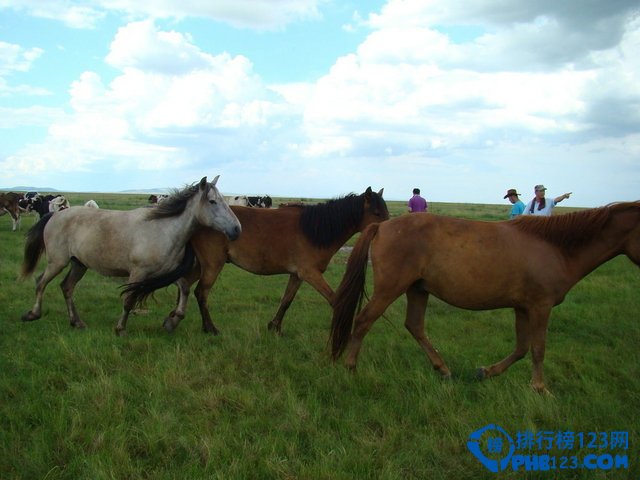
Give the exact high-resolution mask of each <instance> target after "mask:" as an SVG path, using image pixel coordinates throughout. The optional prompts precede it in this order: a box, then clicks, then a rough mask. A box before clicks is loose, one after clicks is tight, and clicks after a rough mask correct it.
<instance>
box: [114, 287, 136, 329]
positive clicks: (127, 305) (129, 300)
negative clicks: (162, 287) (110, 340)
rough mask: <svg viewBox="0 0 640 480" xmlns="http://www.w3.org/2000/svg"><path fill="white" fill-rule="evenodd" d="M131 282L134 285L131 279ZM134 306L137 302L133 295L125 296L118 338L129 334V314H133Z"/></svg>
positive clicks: (119, 321)
mask: <svg viewBox="0 0 640 480" xmlns="http://www.w3.org/2000/svg"><path fill="white" fill-rule="evenodd" d="M129 281H130V283H132V282H131V278H129ZM134 281H136V280H134ZM134 306H135V301H134V300H133V297H132V296H131V295H125V297H124V299H123V301H122V314H121V315H120V319H119V320H118V323H117V324H116V328H115V332H116V335H117V336H119V337H122V336H124V335H126V334H127V320H128V319H129V313H131V310H133V307H134Z"/></svg>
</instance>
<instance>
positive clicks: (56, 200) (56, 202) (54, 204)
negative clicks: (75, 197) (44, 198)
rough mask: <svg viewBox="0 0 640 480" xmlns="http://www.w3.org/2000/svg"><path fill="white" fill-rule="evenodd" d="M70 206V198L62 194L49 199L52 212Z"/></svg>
mask: <svg viewBox="0 0 640 480" xmlns="http://www.w3.org/2000/svg"><path fill="white" fill-rule="evenodd" d="M69 207H70V205H69V200H67V199H66V198H65V197H64V196H62V195H56V196H55V197H53V198H52V199H51V200H50V201H49V211H50V212H51V213H55V212H59V211H60V210H64V209H65V208H69Z"/></svg>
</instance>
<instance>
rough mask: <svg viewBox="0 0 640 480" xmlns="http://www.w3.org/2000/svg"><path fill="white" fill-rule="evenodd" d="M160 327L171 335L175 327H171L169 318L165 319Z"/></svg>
mask: <svg viewBox="0 0 640 480" xmlns="http://www.w3.org/2000/svg"><path fill="white" fill-rule="evenodd" d="M162 326H163V327H164V329H165V331H166V332H167V333H169V334H171V333H173V331H174V330H175V326H174V325H173V322H172V321H171V319H170V318H169V317H167V318H165V320H164V322H162Z"/></svg>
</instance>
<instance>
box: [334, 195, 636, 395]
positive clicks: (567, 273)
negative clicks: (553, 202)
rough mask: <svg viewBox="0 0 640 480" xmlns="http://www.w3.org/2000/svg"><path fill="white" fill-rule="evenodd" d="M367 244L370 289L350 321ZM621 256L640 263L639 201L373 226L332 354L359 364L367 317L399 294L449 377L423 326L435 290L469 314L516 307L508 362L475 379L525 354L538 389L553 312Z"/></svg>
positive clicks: (337, 302) (351, 264)
mask: <svg viewBox="0 0 640 480" xmlns="http://www.w3.org/2000/svg"><path fill="white" fill-rule="evenodd" d="M369 247H371V264H372V268H373V283H374V291H373V295H372V297H371V299H370V301H369V302H368V303H367V305H366V306H365V307H364V308H363V309H362V311H360V312H359V313H358V315H357V316H356V317H355V320H354V314H355V312H356V309H357V308H358V307H359V304H360V302H361V300H362V295H363V289H364V284H365V276H366V268H367V260H368V256H369V253H368V252H369ZM621 254H624V255H627V256H628V257H629V258H630V259H631V260H632V261H633V262H634V263H636V264H637V265H640V202H632V203H618V204H612V205H610V206H607V207H602V208H598V209H590V210H584V211H580V212H576V213H571V214H567V215H559V216H555V217H533V216H524V217H518V218H517V219H515V220H510V221H505V222H480V221H471V220H460V219H455V218H448V217H442V216H437V215H431V214H412V215H404V216H402V217H398V218H394V219H392V220H389V221H388V222H385V223H381V224H379V225H371V226H369V227H368V228H367V229H366V230H365V231H364V232H363V233H362V235H361V236H360V238H359V239H358V242H357V243H356V245H355V247H354V250H353V252H352V254H351V256H350V258H349V261H348V264H347V270H346V273H345V276H344V278H343V279H342V282H341V284H340V286H339V287H338V290H337V291H336V294H335V299H334V313H333V322H332V327H331V343H332V354H333V358H334V359H337V358H338V357H339V356H340V355H341V354H342V353H343V352H344V350H345V349H347V350H348V352H347V358H346V365H347V367H350V368H355V366H356V362H357V358H358V352H359V351H360V346H361V344H362V340H363V338H364V336H365V335H366V334H367V332H368V331H369V329H370V328H371V326H372V325H373V322H375V321H376V319H377V318H378V317H380V315H382V314H383V313H384V311H385V310H386V309H387V307H388V306H389V305H390V304H391V303H392V302H393V301H394V300H396V299H397V298H398V297H399V296H400V295H402V294H403V293H404V294H405V295H406V296H407V312H406V320H405V327H406V328H407V329H408V330H409V332H411V334H412V335H413V337H414V338H415V339H416V340H417V341H418V343H419V344H420V346H421V347H422V348H423V349H424V351H425V353H426V354H427V356H428V357H429V360H430V361H431V363H432V365H433V367H434V368H435V369H436V370H437V371H438V372H439V373H440V374H441V375H442V376H444V377H448V376H449V375H450V372H449V368H448V367H447V365H446V364H445V362H444V361H443V360H442V358H441V357H440V355H439V354H438V352H437V351H436V350H435V349H434V348H433V346H432V345H431V342H430V341H429V339H428V337H427V336H426V335H425V332H424V316H425V312H426V308H427V300H428V298H429V294H432V295H434V296H435V297H437V298H440V299H442V300H444V301H445V302H447V303H449V304H451V305H454V306H456V307H460V308H465V309H469V310H490V309H496V308H507V307H510V308H513V309H514V311H515V317H516V346H515V349H514V351H513V353H511V355H509V356H507V357H506V358H505V359H504V360H502V361H500V362H498V363H495V364H493V365H491V366H489V367H487V368H484V367H483V368H481V369H479V372H478V373H479V376H480V377H481V378H488V377H493V376H495V375H499V374H501V373H502V372H504V371H505V370H506V369H507V368H508V367H509V366H510V365H511V364H513V363H514V362H515V361H517V360H520V359H521V358H523V357H524V356H525V355H526V353H527V352H528V351H529V350H531V355H532V359H533V378H532V386H533V388H534V389H536V390H538V391H544V390H545V386H544V377H543V371H542V364H543V360H544V351H545V339H546V334H547V323H548V321H549V314H550V313H551V309H552V308H553V307H554V306H556V305H559V304H560V303H562V301H563V300H564V298H565V295H566V294H567V292H568V291H569V290H570V289H571V288H572V287H573V286H574V285H575V284H576V283H577V282H578V281H580V280H581V279H582V278H583V277H584V276H586V275H587V274H588V273H589V272H591V271H593V270H594V269H596V268H597V267H598V266H599V265H601V264H603V263H604V262H606V261H608V260H610V259H612V258H613V257H615V256H617V255H621ZM352 326H353V331H352Z"/></svg>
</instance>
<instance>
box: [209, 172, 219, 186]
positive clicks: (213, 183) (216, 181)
mask: <svg viewBox="0 0 640 480" xmlns="http://www.w3.org/2000/svg"><path fill="white" fill-rule="evenodd" d="M219 178H220V175H216V178H214V179H213V181H212V182H211V186H212V187H215V186H216V183H218V179H219Z"/></svg>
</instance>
